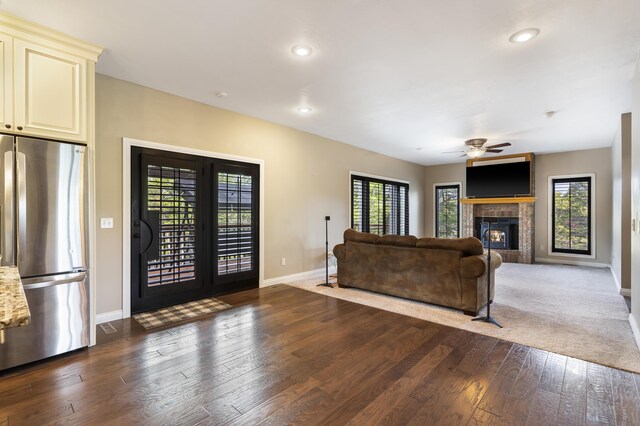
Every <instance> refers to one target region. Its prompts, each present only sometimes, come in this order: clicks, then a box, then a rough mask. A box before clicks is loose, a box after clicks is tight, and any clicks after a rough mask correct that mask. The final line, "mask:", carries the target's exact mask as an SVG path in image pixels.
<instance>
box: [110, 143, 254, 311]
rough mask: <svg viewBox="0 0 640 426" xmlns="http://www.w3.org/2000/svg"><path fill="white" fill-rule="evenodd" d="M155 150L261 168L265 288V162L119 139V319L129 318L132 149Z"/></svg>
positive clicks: (180, 147)
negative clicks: (236, 162) (120, 272)
mask: <svg viewBox="0 0 640 426" xmlns="http://www.w3.org/2000/svg"><path fill="white" fill-rule="evenodd" d="M133 146H136V147H141V148H150V149H158V150H162V151H169V152H176V153H182V154H190V155H197V156H201V157H208V158H213V159H220V160H231V161H241V162H244V163H251V164H258V165H259V166H260V206H259V207H260V208H259V219H258V223H259V225H258V226H259V228H260V229H259V236H260V237H259V243H258V262H259V263H260V265H259V269H258V286H259V287H262V286H263V284H264V175H265V173H264V160H262V159H259V158H251V157H242V156H238V155H231V154H223V153H219V152H213V151H205V150H202V149H196V148H187V147H182V146H176V145H169V144H163V143H158V142H150V141H144V140H140V139H132V138H122V318H128V317H130V316H131V241H130V236H131V221H130V218H131V147H133Z"/></svg>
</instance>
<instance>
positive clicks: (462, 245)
mask: <svg viewBox="0 0 640 426" xmlns="http://www.w3.org/2000/svg"><path fill="white" fill-rule="evenodd" d="M416 247H420V248H430V249H440V250H457V251H461V252H462V253H463V254H464V255H465V256H473V255H476V254H482V253H484V249H483V248H482V242H480V240H479V239H477V238H476V237H467V238H430V237H426V238H420V239H418V241H416Z"/></svg>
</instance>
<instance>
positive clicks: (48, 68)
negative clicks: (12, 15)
mask: <svg viewBox="0 0 640 426" xmlns="http://www.w3.org/2000/svg"><path fill="white" fill-rule="evenodd" d="M13 48H14V68H13V71H14V82H15V86H14V99H15V104H14V105H15V109H14V116H15V118H14V123H15V130H16V133H24V134H29V135H34V136H41V137H49V138H56V139H68V140H74V141H85V140H86V132H87V129H86V128H87V105H86V103H87V100H86V98H87V79H86V72H87V62H86V60H84V59H82V58H79V57H77V56H73V55H69V54H67V53H64V52H60V51H57V50H54V49H50V48H47V47H44V46H39V45H36V44H33V43H29V42H26V41H23V40H18V39H16V40H15V41H14V45H13ZM21 128H22V129H21Z"/></svg>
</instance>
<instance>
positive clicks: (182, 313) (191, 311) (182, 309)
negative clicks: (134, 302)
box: [133, 297, 231, 330]
mask: <svg viewBox="0 0 640 426" xmlns="http://www.w3.org/2000/svg"><path fill="white" fill-rule="evenodd" d="M230 307H231V305H229V304H228V303H225V302H223V301H222V300H218V299H216V298H215V297H209V298H207V299H201V300H196V301H195V302H189V303H183V304H181V305H175V306H170V307H168V308H162V309H156V310H155V311H149V312H143V313H141V314H135V315H133V319H134V320H136V321H137V322H138V323H139V324H140V325H141V326H143V327H144V328H145V329H147V330H151V329H154V328H158V327H164V326H166V325H171V324H177V323H180V322H182V321H186V320H189V319H193V318H196V317H199V316H202V315H206V314H210V313H212V312H217V311H222V310H224V309H228V308H230Z"/></svg>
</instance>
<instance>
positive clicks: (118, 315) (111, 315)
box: [96, 310, 122, 324]
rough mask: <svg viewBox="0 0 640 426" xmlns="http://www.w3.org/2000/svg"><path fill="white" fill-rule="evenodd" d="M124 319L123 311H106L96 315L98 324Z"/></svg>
mask: <svg viewBox="0 0 640 426" xmlns="http://www.w3.org/2000/svg"><path fill="white" fill-rule="evenodd" d="M119 319H122V311H121V310H120V311H112V312H105V313H104V314H98V315H96V324H104V323H105V322H109V321H115V320H119Z"/></svg>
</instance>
